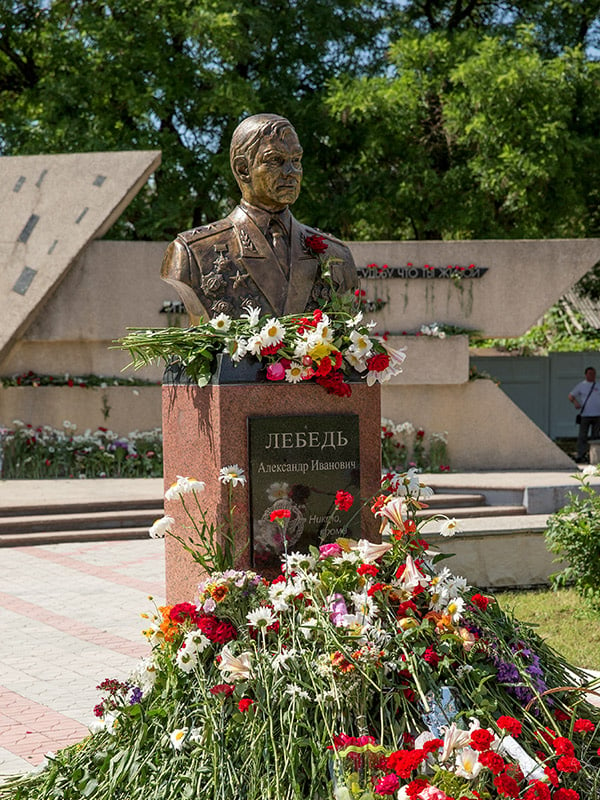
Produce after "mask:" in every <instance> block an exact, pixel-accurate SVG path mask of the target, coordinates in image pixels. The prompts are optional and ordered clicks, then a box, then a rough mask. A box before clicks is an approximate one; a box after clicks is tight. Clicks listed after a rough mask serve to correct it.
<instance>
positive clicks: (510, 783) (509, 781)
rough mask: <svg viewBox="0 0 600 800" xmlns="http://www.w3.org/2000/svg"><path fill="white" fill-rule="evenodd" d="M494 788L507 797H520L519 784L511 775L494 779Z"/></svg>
mask: <svg viewBox="0 0 600 800" xmlns="http://www.w3.org/2000/svg"><path fill="white" fill-rule="evenodd" d="M494 786H495V787H496V789H497V790H498V793H499V794H504V795H506V796H507V797H518V796H519V784H518V783H517V782H516V780H515V779H514V778H511V777H510V776H509V775H506V774H505V775H498V776H497V777H496V778H494Z"/></svg>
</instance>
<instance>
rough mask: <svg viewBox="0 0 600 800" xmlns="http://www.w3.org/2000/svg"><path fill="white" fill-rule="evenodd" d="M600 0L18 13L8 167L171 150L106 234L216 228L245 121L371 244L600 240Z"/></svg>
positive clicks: (154, 235) (1, 88)
mask: <svg viewBox="0 0 600 800" xmlns="http://www.w3.org/2000/svg"><path fill="white" fill-rule="evenodd" d="M599 40H600V0H524V1H523V2H518V3H517V2H515V3H511V2H500V1H498V2H494V1H493V0H236V1H235V2H234V1H233V0H138V2H135V3H133V2H131V0H107V1H106V2H101V1H100V0H18V1H17V0H4V2H2V3H0V153H1V154H4V155H16V154H19V155H21V154H23V155H24V154H31V153H40V152H48V153H56V152H80V151H93V150H128V149H143V148H160V149H161V150H162V152H163V165H162V167H161V168H160V169H159V170H158V171H157V173H156V176H155V179H154V180H153V181H152V182H150V183H149V184H148V186H147V187H146V188H145V189H144V191H143V192H141V193H140V195H139V196H138V198H136V200H135V201H134V202H133V203H132V204H131V206H130V207H129V209H128V210H127V212H126V214H125V215H124V217H123V218H122V219H121V220H120V221H119V223H117V225H116V226H115V227H114V228H113V229H112V231H111V232H110V234H109V235H110V236H112V237H113V238H114V237H126V238H139V239H160V238H170V237H171V236H172V235H173V234H174V233H175V232H177V231H179V230H183V229H185V228H188V227H191V226H192V225H197V224H200V223H202V222H206V221H210V220H213V219H217V218H219V217H220V216H222V215H223V214H224V213H226V212H227V210H229V209H230V208H231V206H232V205H233V204H234V203H235V202H236V200H237V198H238V191H237V187H236V185H235V182H234V180H233V177H232V176H231V174H230V170H229V159H228V146H229V139H230V136H231V133H232V131H233V129H234V127H235V126H236V125H237V123H238V122H239V121H240V120H241V119H242V118H243V117H244V116H246V115H247V114H251V113H257V112H259V111H274V112H276V113H280V114H283V115H284V116H287V117H288V118H289V119H290V120H291V121H292V122H293V124H294V125H295V127H296V129H297V131H298V134H299V136H300V140H301V142H302V144H303V146H304V150H305V180H304V186H303V191H302V193H301V195H300V199H299V200H298V202H297V204H296V206H295V213H296V214H297V216H298V217H299V218H301V219H302V220H303V221H305V222H307V223H309V224H315V225H318V226H319V227H321V228H324V229H327V230H330V231H332V232H334V233H338V234H340V235H342V236H343V237H344V238H347V239H359V238H460V237H474V238H483V237H520V236H524V237H527V236H533V237H535V236H589V235H598V230H599V228H600V219H599V212H598V199H599V198H598V192H599V190H598V188H597V187H598V185H599V178H600V175H599V171H600V159H599V158H598V156H599V147H600V137H599V135H598V134H599V130H600V127H599V124H600V94H599V92H598V83H599V73H598V69H599V65H598V63H597V62H596V61H595V58H596V55H597V54H598V52H599V50H600V41H599Z"/></svg>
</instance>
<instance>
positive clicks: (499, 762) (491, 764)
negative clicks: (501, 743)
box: [479, 750, 505, 775]
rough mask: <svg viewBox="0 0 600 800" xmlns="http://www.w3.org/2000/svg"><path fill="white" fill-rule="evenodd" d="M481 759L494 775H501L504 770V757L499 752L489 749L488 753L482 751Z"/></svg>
mask: <svg viewBox="0 0 600 800" xmlns="http://www.w3.org/2000/svg"><path fill="white" fill-rule="evenodd" d="M479 761H480V763H481V764H483V766H484V767H487V768H488V769H489V770H490V771H491V772H492V773H493V774H494V775H500V773H501V772H503V770H504V766H505V764H504V759H503V758H502V756H499V755H498V753H494V752H493V751H492V750H488V752H487V753H482V754H481V755H480V756H479Z"/></svg>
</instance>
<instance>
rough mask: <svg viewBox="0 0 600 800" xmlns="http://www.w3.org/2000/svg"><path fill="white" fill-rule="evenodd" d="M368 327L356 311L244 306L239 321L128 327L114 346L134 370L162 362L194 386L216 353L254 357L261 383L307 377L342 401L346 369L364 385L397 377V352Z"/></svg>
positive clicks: (222, 318)
mask: <svg viewBox="0 0 600 800" xmlns="http://www.w3.org/2000/svg"><path fill="white" fill-rule="evenodd" d="M374 325H375V323H373V322H370V323H367V324H365V323H364V322H363V315H362V311H358V312H357V313H355V314H352V313H350V312H349V311H347V310H330V311H328V312H325V311H322V310H321V309H315V311H313V312H312V313H311V314H306V315H293V316H286V317H281V318H279V319H277V318H275V317H268V316H264V315H263V316H261V315H260V311H259V310H258V309H256V308H249V309H248V312H247V313H246V314H243V315H242V317H241V318H240V319H232V318H231V317H229V316H227V315H226V314H219V315H218V316H216V317H214V318H213V319H211V320H210V321H209V322H203V323H201V324H199V325H196V326H194V327H192V328H187V329H185V330H183V329H181V328H154V329H146V328H144V329H131V332H130V333H129V335H128V336H126V337H125V338H123V339H121V340H120V341H119V346H120V347H121V348H122V349H125V350H128V351H129V352H130V354H131V356H132V359H133V360H132V363H131V366H134V367H135V368H136V369H137V368H139V367H142V366H144V365H146V364H149V363H151V362H152V361H154V360H158V359H161V358H162V359H164V360H165V361H168V362H171V363H172V362H175V363H180V364H182V365H183V366H184V367H185V370H186V372H187V373H188V375H189V376H190V378H192V379H193V380H194V381H196V382H197V383H198V385H199V386H204V385H206V384H207V383H208V382H209V381H210V379H211V376H212V374H213V372H214V369H215V364H216V357H217V355H218V354H220V353H221V354H224V355H228V356H229V357H230V358H231V360H232V361H233V363H234V364H238V363H239V362H240V361H241V360H242V359H243V358H248V359H254V360H255V361H256V362H259V363H260V364H262V365H263V366H264V369H265V372H266V378H267V380H271V381H287V382H288V383H301V382H302V381H307V380H314V381H315V382H316V383H318V384H320V385H321V386H323V387H324V388H325V389H326V390H327V392H329V393H331V394H337V395H340V396H342V397H344V396H349V395H350V394H351V392H352V390H351V387H350V385H349V384H348V383H347V381H346V378H347V377H348V375H349V374H350V373H351V372H352V371H353V370H354V371H356V372H358V373H362V374H363V375H364V377H365V378H366V382H367V384H368V385H369V386H372V385H373V384H374V383H376V382H379V383H384V382H385V381H388V380H389V379H390V378H391V377H392V376H394V375H397V374H398V373H399V372H401V365H402V362H403V361H404V358H405V353H404V351H403V350H400V349H394V348H393V347H391V345H389V343H388V342H387V341H386V340H385V339H384V338H380V337H377V336H375V335H372V334H371V330H372V328H373V327H374Z"/></svg>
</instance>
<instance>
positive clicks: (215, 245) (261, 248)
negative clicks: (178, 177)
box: [161, 114, 357, 324]
mask: <svg viewBox="0 0 600 800" xmlns="http://www.w3.org/2000/svg"><path fill="white" fill-rule="evenodd" d="M230 160H231V169H232V170H233V174H234V176H235V179H236V181H237V183H238V186H239V187H240V192H241V195H242V199H241V202H240V204H239V205H238V206H237V207H236V208H235V209H234V210H233V211H232V212H231V214H229V216H228V217H226V218H225V219H221V220H218V221H217V222H212V223H209V224H208V225H203V226H201V227H199V228H194V229H193V230H190V231H184V232H183V233H180V234H179V236H177V238H176V239H175V241H174V242H172V243H171V244H170V245H169V247H168V249H167V252H166V253H165V257H164V260H163V265H162V270H161V277H162V278H163V280H165V281H167V283H170V284H171V285H172V286H174V287H175V289H176V290H177V292H178V293H179V296H180V297H181V299H182V300H183V302H184V304H185V307H186V309H187V312H188V314H189V315H190V319H191V322H192V324H196V322H197V321H198V320H199V319H200V318H204V319H205V320H207V319H210V318H211V317H214V316H216V315H218V314H227V315H229V316H235V317H239V316H241V314H242V313H247V312H248V308H249V307H254V308H258V309H260V312H261V314H271V315H274V316H278V317H280V316H282V315H284V314H302V313H303V312H304V311H312V310H313V309H315V308H318V307H320V306H322V305H323V304H324V303H326V302H327V300H328V299H329V297H330V295H331V292H347V291H353V290H354V289H355V288H356V285H357V275H356V267H355V266H354V261H353V259H352V254H351V253H350V250H349V249H348V248H347V247H346V246H345V245H344V244H343V243H342V242H340V241H339V240H338V239H335V238H334V237H332V236H329V235H327V234H321V232H320V231H318V230H317V229H316V228H310V227H308V226H307V225H303V224H302V223H301V222H298V220H296V219H295V218H294V217H293V216H292V213H291V212H290V210H289V206H290V205H292V203H293V202H294V201H295V200H296V198H297V197H298V194H299V192H300V183H301V181H302V147H301V146H300V142H299V140H298V136H297V135H296V131H295V130H294V128H293V127H292V124H291V123H290V122H289V120H287V119H285V118H284V117H280V116H278V115H276V114H255V115H254V116H251V117H247V118H246V119H244V120H243V121H242V122H241V123H240V124H239V125H238V127H237V128H236V130H235V131H234V133H233V137H232V140H231V149H230ZM321 253H322V254H323V255H324V256H325V257H327V258H328V262H329V263H328V267H327V270H326V274H322V270H321V267H322V263H321V259H320V258H319V257H318V256H319V254H321Z"/></svg>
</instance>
